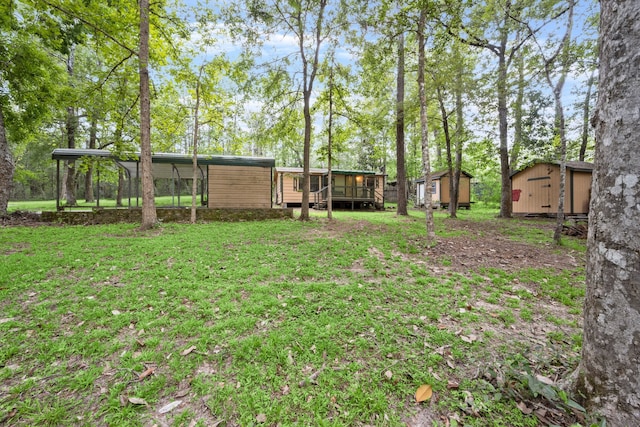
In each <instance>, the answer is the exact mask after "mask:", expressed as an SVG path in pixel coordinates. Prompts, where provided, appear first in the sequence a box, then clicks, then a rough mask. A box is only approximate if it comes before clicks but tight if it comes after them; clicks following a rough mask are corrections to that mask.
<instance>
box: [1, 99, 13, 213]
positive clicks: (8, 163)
mask: <svg viewBox="0 0 640 427" xmlns="http://www.w3.org/2000/svg"><path fill="white" fill-rule="evenodd" d="M14 170H15V164H14V163H13V156H11V150H9V141H8V140H7V130H6V128H5V124H4V113H3V112H2V108H0V216H1V215H6V214H7V208H8V207H9V197H11V187H12V186H13V172H14Z"/></svg>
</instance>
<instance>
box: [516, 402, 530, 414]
mask: <svg viewBox="0 0 640 427" xmlns="http://www.w3.org/2000/svg"><path fill="white" fill-rule="evenodd" d="M516 406H517V407H518V409H520V410H521V411H522V413H523V414H525V415H529V414H530V413H531V412H533V409H531V408H529V407H527V404H526V403H524V402H518V403H517V404H516Z"/></svg>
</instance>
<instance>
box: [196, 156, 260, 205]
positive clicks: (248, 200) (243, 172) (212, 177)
mask: <svg viewBox="0 0 640 427" xmlns="http://www.w3.org/2000/svg"><path fill="white" fill-rule="evenodd" d="M208 187H209V199H208V206H209V208H211V209H224V208H263V209H268V208H270V207H271V168H270V167H258V166H223V165H209V181H208Z"/></svg>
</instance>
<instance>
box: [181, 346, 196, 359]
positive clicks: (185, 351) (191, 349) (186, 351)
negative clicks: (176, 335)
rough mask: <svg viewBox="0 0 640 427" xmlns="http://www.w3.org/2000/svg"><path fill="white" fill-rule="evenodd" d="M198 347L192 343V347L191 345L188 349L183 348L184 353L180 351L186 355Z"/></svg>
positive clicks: (182, 354)
mask: <svg viewBox="0 0 640 427" xmlns="http://www.w3.org/2000/svg"><path fill="white" fill-rule="evenodd" d="M195 349H196V346H195V345H192V346H191V347H189V348H188V349H186V350H183V351H182V353H180V355H181V356H186V355H187V354H189V353H191V352H192V351H193V350H195Z"/></svg>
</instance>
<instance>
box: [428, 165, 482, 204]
mask: <svg viewBox="0 0 640 427" xmlns="http://www.w3.org/2000/svg"><path fill="white" fill-rule="evenodd" d="M471 178H473V176H471V174H469V173H467V172H465V171H460V182H459V183H458V207H459V208H467V209H469V208H471ZM431 180H432V182H431V202H432V203H433V204H434V205H435V206H440V207H442V208H447V207H448V206H449V203H450V202H451V195H450V194H449V180H450V178H449V171H439V172H433V173H432V174H431ZM416 206H417V207H423V206H424V178H421V179H418V180H417V181H416Z"/></svg>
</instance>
